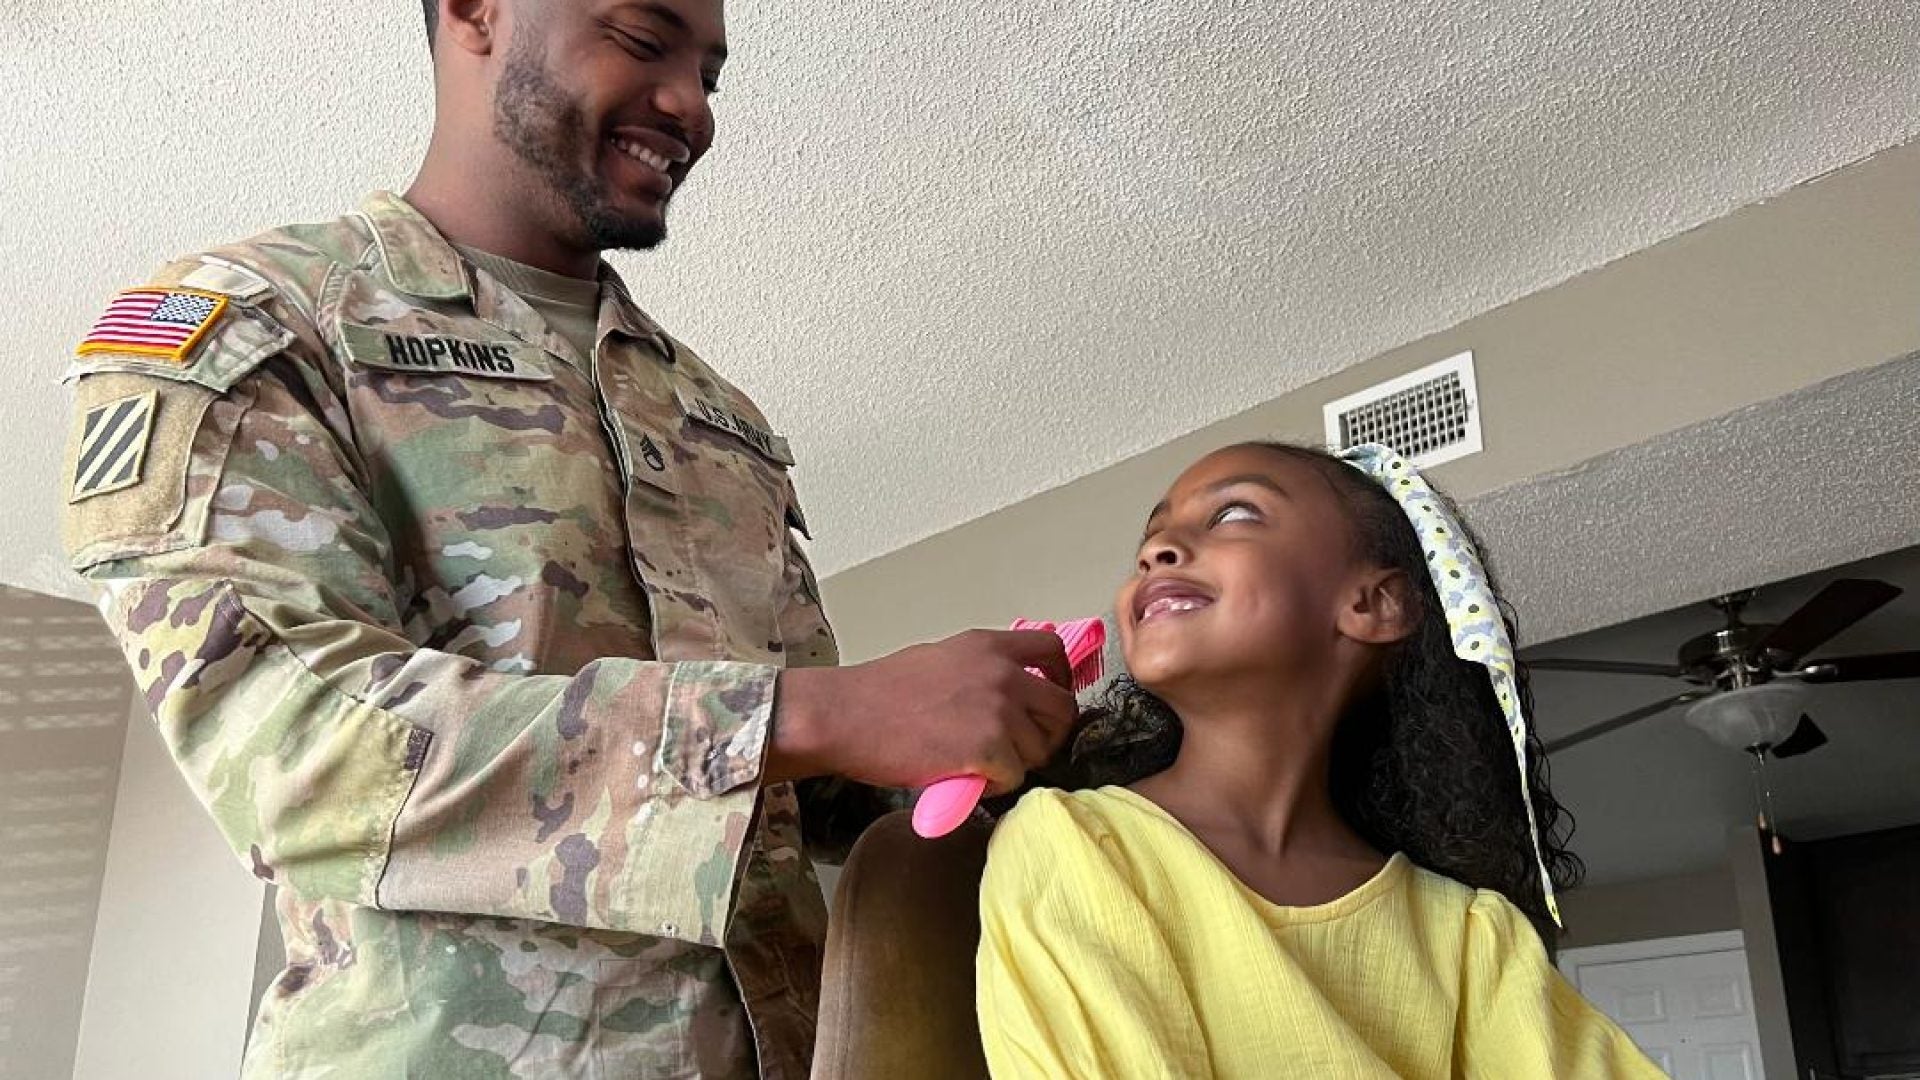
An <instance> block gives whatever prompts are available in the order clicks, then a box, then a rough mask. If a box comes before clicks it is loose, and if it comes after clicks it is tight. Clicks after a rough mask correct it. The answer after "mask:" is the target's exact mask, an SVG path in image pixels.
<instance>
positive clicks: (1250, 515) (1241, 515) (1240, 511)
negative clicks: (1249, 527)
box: [1213, 503, 1260, 525]
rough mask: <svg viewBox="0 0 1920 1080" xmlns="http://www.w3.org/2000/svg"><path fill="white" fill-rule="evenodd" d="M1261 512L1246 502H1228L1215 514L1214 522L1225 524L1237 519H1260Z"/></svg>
mask: <svg viewBox="0 0 1920 1080" xmlns="http://www.w3.org/2000/svg"><path fill="white" fill-rule="evenodd" d="M1259 520H1260V513H1259V511H1257V510H1255V509H1254V508H1253V507H1251V506H1248V505H1247V504H1246V503H1228V504H1227V505H1225V506H1223V507H1221V508H1220V509H1219V510H1218V511H1217V512H1215V513H1214V515H1213V524H1215V525H1225V524H1228V523H1230V522H1236V521H1259Z"/></svg>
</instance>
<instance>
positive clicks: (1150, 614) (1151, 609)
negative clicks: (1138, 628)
mask: <svg viewBox="0 0 1920 1080" xmlns="http://www.w3.org/2000/svg"><path fill="white" fill-rule="evenodd" d="M1206 606H1207V601H1205V600H1200V599H1196V598H1192V597H1185V596H1175V597H1168V598H1166V599H1164V600H1155V601H1154V602H1153V603H1151V604H1148V605H1147V608H1146V610H1145V611H1142V612H1141V613H1140V621H1141V622H1145V621H1147V620H1148V619H1152V618H1156V617H1158V616H1161V615H1173V614H1177V613H1179V612H1183V611H1198V610H1199V609H1201V608H1203V607H1206Z"/></svg>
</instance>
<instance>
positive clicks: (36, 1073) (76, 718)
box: [0, 588, 131, 1080]
mask: <svg viewBox="0 0 1920 1080" xmlns="http://www.w3.org/2000/svg"><path fill="white" fill-rule="evenodd" d="M130 688H131V683H130V682H129V680H128V679H127V675H126V668H125V665H124V664H123V663H122V662H121V660H120V651H119V650H118V649H117V648H115V647H114V644H113V639H112V637H110V636H109V635H108V634H107V632H106V630H105V629H104V628H103V627H101V625H100V620H99V617H98V616H96V615H95V614H94V613H93V610H92V609H91V608H88V607H87V606H86V605H84V604H76V603H73V602H71V601H68V600H56V599H53V598H51V597H45V596H38V595H35V594H33V593H28V592H24V591H22V590H18V589H5V588H0V1077H9V1078H14V1077H17V1078H20V1080H28V1078H32V1080H40V1078H42V1077H47V1078H52V1077H62V1076H66V1075H68V1073H69V1070H71V1069H72V1067H73V1054H74V1045H75V1043H76V1042H77V1040H78V1034H79V1030H80V1011H81V1004H82V1002H83V1000H84V996H85V993H86V983H87V958H88V955H89V952H90V951H91V947H92V937H93V923H94V912H95V909H96V908H97V907H98V905H99V902H100V880H101V873H102V870H103V868H104V867H105V865H106V861H107V839H108V831H109V829H110V827H111V822H112V818H113V811H114V806H113V802H114V791H115V788H116V786H117V784H116V774H117V773H118V772H119V769H120V748H121V745H122V744H123V743H124V742H125V738H124V736H123V732H124V730H125V728H126V701H127V696H128V695H129V694H130V693H131V689H130Z"/></svg>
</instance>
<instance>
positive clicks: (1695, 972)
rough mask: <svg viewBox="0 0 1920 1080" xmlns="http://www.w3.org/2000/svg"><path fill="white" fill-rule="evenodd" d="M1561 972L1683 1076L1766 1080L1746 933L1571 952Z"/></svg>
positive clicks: (1652, 1055)
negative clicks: (1749, 967)
mask: <svg viewBox="0 0 1920 1080" xmlns="http://www.w3.org/2000/svg"><path fill="white" fill-rule="evenodd" d="M1560 970H1562V971H1563V972H1565V973H1566V976H1567V978H1568V980H1570V981H1571V982H1572V983H1573V985H1574V986H1576V987H1578V988H1579V990H1580V992H1581V993H1582V994H1584V995H1585V996H1586V998H1587V1000H1589V1001H1591V1002H1593V1003H1594V1005H1595V1006H1597V1007H1598V1008H1599V1009H1600V1010H1601V1011H1602V1012H1604V1013H1606V1014H1607V1015H1608V1016H1611V1017H1613V1019H1614V1021H1615V1022H1617V1023H1618V1024H1619V1025H1620V1026H1621V1027H1622V1028H1625V1029H1626V1032H1627V1034H1629V1035H1631V1036H1633V1041H1634V1042H1636V1043H1638V1044H1639V1045H1640V1048H1641V1049H1642V1050H1645V1051H1646V1052H1647V1056H1648V1057H1650V1058H1652V1059H1653V1061H1654V1064H1656V1065H1659V1066H1660V1067H1661V1068H1662V1069H1665V1070H1666V1071H1667V1073H1668V1074H1669V1075H1671V1076H1673V1077H1674V1078H1675V1080H1760V1077H1761V1069H1760V1029H1759V1026H1758V1025H1757V1024H1756V1023H1755V1022H1754V1017H1753V989H1752V984H1751V983H1749V981H1748V979H1747V950H1746V946H1745V944H1744V943H1743V942H1742V940H1741V937H1740V933H1739V932H1738V931H1729V932H1726V933H1720V934H1696V935H1692V936H1689V937H1679V938H1661V939H1659V940H1657V941H1636V942H1632V943H1629V944H1625V945H1602V946H1597V947H1594V948H1590V949H1568V950H1567V951H1566V952H1564V953H1562V954H1561V956H1560Z"/></svg>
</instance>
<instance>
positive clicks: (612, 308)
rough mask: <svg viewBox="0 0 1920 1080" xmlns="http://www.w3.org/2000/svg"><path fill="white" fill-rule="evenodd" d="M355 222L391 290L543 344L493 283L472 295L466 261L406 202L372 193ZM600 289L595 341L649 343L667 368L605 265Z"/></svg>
mask: <svg viewBox="0 0 1920 1080" xmlns="http://www.w3.org/2000/svg"><path fill="white" fill-rule="evenodd" d="M360 216H361V217H363V218H365V219H366V221H367V224H368V226H369V227H370V228H371V229H372V230H373V235H374V240H375V242H376V243H378V244H379V245H380V256H381V261H382V263H384V264H385V269H386V273H387V280H389V281H391V282H392V283H393V287H394V288H396V289H399V290H400V291H401V292H404V293H406V294H408V295H409V296H418V297H421V298H423V299H430V300H470V301H472V302H473V303H474V308H475V314H477V315H479V316H480V317H481V318H483V319H486V320H488V321H489V322H493V323H495V324H496V325H499V326H501V327H502V328H503V329H506V330H508V331H510V332H512V333H514V334H515V335H516V336H519V337H522V338H525V339H527V340H530V341H533V342H535V343H540V344H544V341H543V340H542V339H543V338H544V337H545V336H546V333H547V332H546V327H545V324H543V323H541V322H540V320H539V317H538V316H537V315H535V314H534V313H533V310H532V309H531V308H530V307H528V306H527V305H526V304H525V302H523V301H521V300H520V298H519V297H517V296H512V294H510V293H508V292H507V291H506V290H505V289H504V288H502V287H500V286H499V285H498V284H496V283H491V282H480V283H478V286H479V287H478V288H477V289H476V282H475V280H474V277H473V272H472V269H471V268H470V267H469V266H468V265H467V261H466V260H465V259H463V258H461V257H460V253H459V252H458V251H456V250H455V249H454V247H453V245H452V244H450V243H448V242H447V239H446V238H445V237H443V236H441V235H440V231H439V230H438V229H436V228H434V227H433V223H432V222H430V221H428V220H427V219H426V217H425V216H424V215H422V214H421V213H420V211H418V210H416V209H414V208H413V206H412V204H410V203H408V202H407V201H406V200H405V199H403V198H401V197H400V196H398V195H396V194H394V193H393V192H390V191H376V192H374V193H373V194H371V195H369V196H367V197H366V199H365V200H364V201H362V202H361V204H360ZM600 284H601V290H600V326H599V332H598V336H599V337H601V338H604V337H606V336H607V334H608V333H610V332H614V331H618V332H620V333H623V334H626V335H627V336H629V337H632V338H635V339H638V340H641V341H647V342H650V343H652V344H653V345H654V346H655V347H656V348H657V349H658V350H659V351H660V352H661V353H662V354H663V355H664V356H665V358H666V359H667V360H668V362H672V360H673V345H672V343H671V342H670V341H669V340H668V339H667V336H666V335H665V334H664V333H662V332H661V330H660V327H659V324H657V323H655V322H654V321H653V320H652V319H651V318H649V317H648V316H647V313H646V312H644V311H641V310H640V307H639V305H637V304H635V303H634V302H633V297H632V294H630V293H629V292H628V291H627V284H626V282H624V281H622V280H621V279H620V275H619V274H617V273H615V272H614V269H613V267H611V266H609V265H607V263H606V261H605V260H602V261H601V263H600ZM476 292H477V293H478V295H476ZM508 297H511V299H508Z"/></svg>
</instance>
